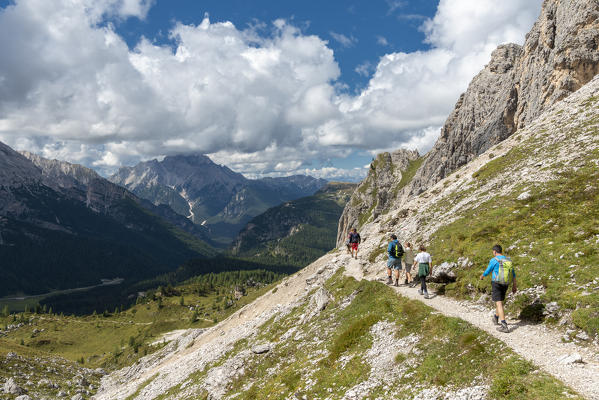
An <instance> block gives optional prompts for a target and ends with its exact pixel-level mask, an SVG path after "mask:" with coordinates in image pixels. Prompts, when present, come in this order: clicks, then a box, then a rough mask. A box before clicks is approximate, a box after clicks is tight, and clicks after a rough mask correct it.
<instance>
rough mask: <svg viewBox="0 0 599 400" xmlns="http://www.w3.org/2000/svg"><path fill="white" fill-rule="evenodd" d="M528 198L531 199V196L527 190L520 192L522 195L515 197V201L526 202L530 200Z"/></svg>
mask: <svg viewBox="0 0 599 400" xmlns="http://www.w3.org/2000/svg"><path fill="white" fill-rule="evenodd" d="M530 197H531V194H530V192H529V191H528V190H527V191H525V192H522V193H520V195H519V196H518V197H516V199H517V200H522V201H524V200H528V199H530Z"/></svg>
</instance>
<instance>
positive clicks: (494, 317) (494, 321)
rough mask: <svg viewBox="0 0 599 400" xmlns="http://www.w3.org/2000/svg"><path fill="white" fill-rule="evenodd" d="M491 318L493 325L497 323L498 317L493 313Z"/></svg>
mask: <svg viewBox="0 0 599 400" xmlns="http://www.w3.org/2000/svg"><path fill="white" fill-rule="evenodd" d="M491 319H492V320H493V325H499V317H498V316H497V315H493V316H492V317H491Z"/></svg>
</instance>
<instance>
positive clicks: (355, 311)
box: [162, 273, 579, 399]
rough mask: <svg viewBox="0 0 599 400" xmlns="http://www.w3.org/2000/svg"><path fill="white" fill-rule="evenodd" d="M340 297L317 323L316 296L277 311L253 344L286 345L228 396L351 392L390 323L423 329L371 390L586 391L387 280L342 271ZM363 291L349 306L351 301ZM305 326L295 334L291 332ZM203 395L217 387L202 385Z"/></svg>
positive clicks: (333, 284)
mask: <svg viewBox="0 0 599 400" xmlns="http://www.w3.org/2000/svg"><path fill="white" fill-rule="evenodd" d="M326 287H327V289H328V290H329V291H330V293H331V294H332V295H333V296H334V300H333V301H332V303H330V304H329V305H328V306H327V308H326V309H325V310H324V311H323V312H322V313H320V314H319V315H318V316H316V317H314V319H312V320H311V321H310V322H309V323H303V324H301V325H298V317H299V316H300V315H302V314H303V313H304V312H305V311H306V307H307V301H306V302H304V303H303V304H300V305H299V306H298V307H297V308H296V309H294V310H293V311H292V312H291V313H290V314H288V315H286V316H284V317H282V318H276V317H273V319H271V320H270V321H269V322H267V323H266V324H265V325H264V326H262V328H261V330H260V333H259V335H258V337H256V338H253V339H252V342H255V343H260V342H264V341H268V342H274V343H276V344H275V346H274V347H273V349H272V350H271V351H270V352H269V353H268V354H266V355H254V354H252V355H250V356H249V358H248V359H246V360H245V361H244V367H245V368H244V373H243V374H242V375H241V376H239V377H238V378H237V379H236V380H235V381H233V382H232V383H231V384H230V385H229V386H228V392H227V395H228V396H235V398H237V399H255V398H261V399H280V398H291V397H293V396H297V397H300V398H301V397H302V396H306V398H341V397H342V396H343V394H344V393H345V392H346V391H347V390H348V389H350V388H351V387H353V386H354V385H356V384H358V383H360V382H363V381H365V380H366V379H368V377H369V374H370V365H369V364H368V360H366V357H365V356H366V352H367V351H368V349H369V348H370V347H371V345H372V342H373V338H372V334H371V331H370V329H371V327H372V326H373V325H375V324H376V323H377V322H379V321H388V322H390V323H391V324H393V326H394V327H395V328H394V329H395V336H396V338H397V339H398V340H400V339H402V338H406V337H408V336H409V335H417V336H418V337H419V339H418V341H417V344H416V346H415V347H414V348H413V349H412V350H411V351H410V352H408V353H407V354H400V355H399V356H397V357H396V358H395V367H394V368H393V370H394V371H401V373H400V374H399V376H398V377H397V378H391V376H392V374H391V371H389V376H388V379H387V380H383V382H381V383H380V384H379V385H377V386H376V387H374V388H372V389H371V390H370V391H369V397H368V398H372V399H374V398H406V399H407V398H413V396H414V395H415V394H416V393H417V392H418V391H420V390H422V389H423V388H426V387H428V388H430V387H439V388H442V390H443V391H451V390H457V389H459V388H464V387H469V386H472V385H480V384H485V383H486V384H488V385H489V386H490V397H491V398H494V399H508V398H509V399H531V398H543V399H560V398H563V396H564V393H568V394H569V395H571V396H572V398H579V397H578V396H576V395H575V394H574V393H573V392H572V391H571V390H569V389H568V388H566V387H564V386H563V385H562V384H561V383H560V382H558V381H556V380H555V379H553V378H552V377H550V376H548V375H547V374H545V373H543V372H541V371H539V370H538V369H536V368H535V367H534V366H533V365H531V364H530V363H528V362H526V361H525V360H523V359H522V358H520V357H519V356H517V355H516V354H515V353H513V352H512V351H510V350H509V349H506V348H505V345H503V343H501V342H499V341H498V340H496V339H494V338H492V337H490V336H488V335H487V334H485V333H484V332H482V331H480V330H478V329H477V328H475V327H473V326H471V325H469V324H468V323H466V322H464V321H462V320H459V319H456V318H448V317H444V316H442V315H440V314H438V313H435V312H433V311H432V310H431V309H430V308H429V307H427V306H425V305H424V304H422V303H421V302H416V301H411V300H408V299H405V298H402V297H399V296H397V295H396V294H395V293H394V292H393V291H392V290H391V289H390V288H388V287H387V286H386V285H383V284H381V283H377V282H370V281H361V282H357V281H356V280H354V279H353V278H347V277H344V276H343V275H342V274H341V273H337V274H336V275H334V276H333V277H332V278H331V279H330V280H329V281H328V282H327V284H326ZM352 294H353V295H354V296H355V298H354V299H353V301H351V304H350V305H349V306H347V307H346V308H342V307H341V304H342V303H343V302H344V301H346V300H347V298H348V297H349V296H351V295H352ZM289 329H295V330H296V331H295V332H296V334H295V337H301V339H299V340H297V339H292V338H293V336H294V335H292V338H289V339H281V338H282V336H283V335H284V334H285V333H286V332H288V331H289ZM252 345H253V343H250V342H248V341H245V340H244V341H241V342H238V343H237V345H236V346H235V349H234V350H232V351H231V352H230V353H229V354H227V355H226V356H225V357H224V358H223V359H222V360H220V361H218V362H215V363H214V364H213V365H211V366H210V367H215V366H218V365H221V364H222V363H223V362H224V361H225V360H226V359H229V358H230V357H232V356H234V355H235V354H239V353H240V352H241V351H243V350H245V349H247V348H251V346H252ZM205 376H206V370H204V371H200V372H198V373H196V374H194V375H192V376H190V377H189V378H188V380H187V381H186V382H184V383H183V384H182V385H179V386H177V387H174V388H172V389H171V390H170V391H169V392H168V394H167V395H165V396H163V397H162V398H174V396H175V395H176V394H177V393H179V392H180V391H181V386H183V385H185V387H186V391H188V390H190V389H189V388H190V387H193V386H194V385H196V388H197V387H199V384H201V382H202V381H203V379H204V378H205ZM196 396H197V398H205V396H207V393H205V392H202V391H201V390H200V389H198V390H197V392H196Z"/></svg>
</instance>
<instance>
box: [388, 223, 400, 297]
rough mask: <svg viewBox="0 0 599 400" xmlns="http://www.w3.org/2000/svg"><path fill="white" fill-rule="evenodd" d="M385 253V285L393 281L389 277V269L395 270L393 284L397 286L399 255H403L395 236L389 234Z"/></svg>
mask: <svg viewBox="0 0 599 400" xmlns="http://www.w3.org/2000/svg"><path fill="white" fill-rule="evenodd" d="M387 254H389V259H388V260H387V285H391V284H392V283H393V279H392V278H391V269H394V270H395V286H399V271H400V270H401V257H402V256H403V247H401V243H399V240H397V236H395V235H391V241H390V242H389V245H388V246H387Z"/></svg>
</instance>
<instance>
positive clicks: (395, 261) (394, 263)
mask: <svg viewBox="0 0 599 400" xmlns="http://www.w3.org/2000/svg"><path fill="white" fill-rule="evenodd" d="M387 268H393V269H396V270H400V269H401V258H392V257H389V260H387Z"/></svg>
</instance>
